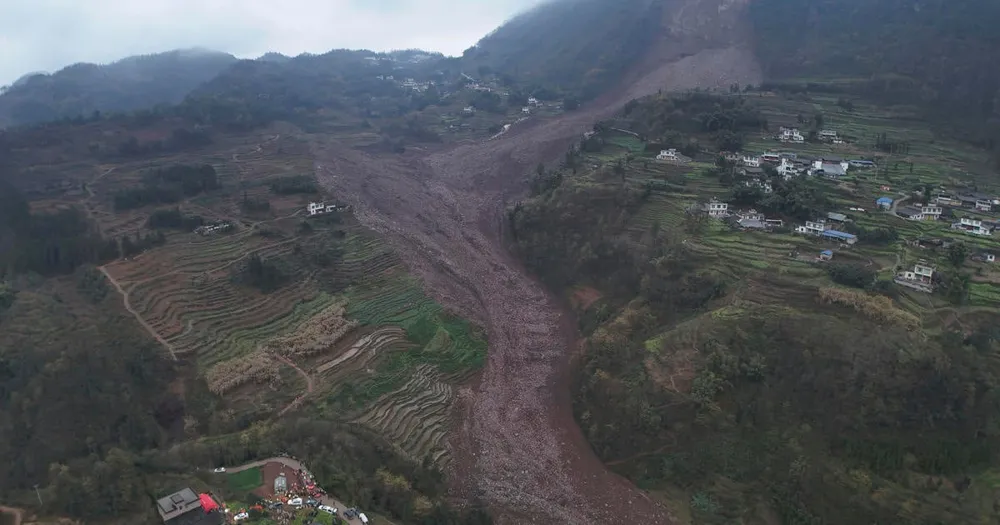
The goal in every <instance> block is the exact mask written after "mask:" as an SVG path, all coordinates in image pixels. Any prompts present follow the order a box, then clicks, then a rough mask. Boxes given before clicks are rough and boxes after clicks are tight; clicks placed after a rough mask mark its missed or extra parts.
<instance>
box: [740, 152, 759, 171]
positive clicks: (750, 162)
mask: <svg viewBox="0 0 1000 525" xmlns="http://www.w3.org/2000/svg"><path fill="white" fill-rule="evenodd" d="M741 161H742V164H743V165H744V166H746V167H748V168H759V167H760V157H759V156H757V155H743V159H741Z"/></svg>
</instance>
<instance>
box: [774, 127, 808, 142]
mask: <svg viewBox="0 0 1000 525" xmlns="http://www.w3.org/2000/svg"><path fill="white" fill-rule="evenodd" d="M778 140H780V141H781V142H792V143H795V144H802V143H803V142H805V141H806V138H805V137H803V136H802V133H800V132H799V130H798V128H784V127H783V128H781V132H780V133H779V134H778Z"/></svg>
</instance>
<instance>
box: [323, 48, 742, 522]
mask: <svg viewBox="0 0 1000 525" xmlns="http://www.w3.org/2000/svg"><path fill="white" fill-rule="evenodd" d="M748 56H749V59H748V58H747V57H748ZM754 64H755V63H754V61H753V59H752V55H750V54H749V53H747V52H746V51H745V50H742V49H738V48H730V49H715V50H709V51H705V52H704V53H696V54H693V55H688V56H685V57H683V58H680V59H675V60H673V61H670V62H669V63H664V64H662V65H661V66H660V67H659V68H657V69H655V70H650V71H648V72H644V73H643V74H642V75H640V76H639V77H640V78H641V80H638V81H637V82H633V83H631V84H630V85H629V86H627V87H624V88H623V89H621V90H619V91H618V92H617V93H613V94H611V95H609V96H607V97H605V98H604V99H602V100H599V101H597V102H595V103H593V104H591V105H590V106H588V107H587V108H584V109H582V110H580V111H578V112H574V113H569V114H566V115H563V116H561V117H558V118H553V119H549V120H535V119H529V120H528V121H525V122H522V123H519V124H517V125H515V126H514V127H512V128H511V130H510V131H509V132H508V133H507V134H505V136H504V137H502V138H500V139H497V140H491V141H484V142H481V143H475V144H465V145H459V146H454V147H451V148H449V149H445V150H443V151H438V152H431V153H426V152H409V153H406V154H404V155H401V156H392V157H390V156H372V155H368V154H366V153H363V152H361V151H358V150H353V149H349V148H345V147H341V146H339V145H338V144H336V143H334V142H331V141H327V142H316V143H314V146H313V149H314V154H315V158H316V168H317V174H318V176H319V179H320V181H321V182H322V183H323V184H324V185H325V186H326V187H328V188H329V189H330V190H332V191H333V192H334V193H335V194H336V195H338V196H339V197H341V198H343V199H345V200H348V201H349V202H350V203H351V204H352V205H353V206H354V209H355V214H356V215H357V216H358V218H359V219H360V220H361V222H362V223H364V224H366V225H367V226H369V227H371V228H373V229H375V230H376V231H379V232H380V233H382V234H384V235H385V236H386V237H387V238H388V239H389V240H390V242H392V243H393V245H394V246H395V248H396V249H397V250H399V252H400V253H401V254H402V256H403V259H404V260H405V261H407V263H408V264H409V266H410V267H411V268H412V269H413V271H414V272H415V273H416V274H417V275H419V276H420V277H421V278H422V279H423V281H424V283H425V287H426V289H427V290H428V292H429V293H430V294H432V295H433V296H435V298H436V299H437V300H439V301H441V302H442V303H443V304H445V305H447V306H448V307H450V308H451V309H453V310H454V311H455V312H456V313H458V314H460V315H462V316H464V317H466V318H469V319H471V320H474V321H476V322H478V323H480V324H481V325H482V326H484V327H486V329H487V330H488V337H489V355H488V360H487V365H486V367H485V370H484V372H483V374H482V377H481V379H480V381H479V383H478V384H477V385H475V386H472V387H468V388H466V389H465V390H464V391H462V392H460V393H459V396H458V398H459V409H458V410H459V416H460V418H459V423H458V428H457V429H456V430H455V431H454V432H453V436H452V439H451V443H452V448H453V454H454V459H455V461H453V462H452V465H453V467H452V468H453V472H451V479H452V482H453V483H452V484H453V486H454V487H455V488H456V492H457V493H458V495H460V496H465V497H478V498H482V499H483V500H484V501H485V502H486V503H488V504H489V505H490V506H491V508H493V509H494V510H495V511H496V513H497V514H498V522H499V523H525V522H535V523H543V522H544V523H571V524H578V523H594V522H599V523H604V522H612V521H615V522H617V521H626V520H627V521H628V522H633V523H649V524H653V523H657V524H660V523H664V524H666V523H672V522H673V520H672V519H671V517H670V516H669V513H668V512H667V511H666V509H664V508H662V507H661V506H659V505H658V504H657V503H655V502H653V501H652V500H650V499H649V498H648V497H647V496H646V495H645V494H644V493H643V492H642V491H640V490H638V489H636V488H635V487H634V486H633V485H631V483H629V482H628V481H626V480H624V479H623V478H621V477H619V476H617V475H615V474H614V473H612V472H610V471H608V470H607V469H606V468H605V466H604V465H603V464H602V463H601V462H600V461H599V460H598V458H597V457H596V456H595V455H594V454H593V452H592V451H591V449H590V447H589V445H588V444H587V443H586V441H585V440H584V438H583V436H582V434H581V432H580V430H579V428H578V427H577V426H576V423H575V422H574V419H573V416H572V409H571V405H570V400H569V394H568V382H567V378H566V376H567V375H568V365H569V354H570V351H571V347H572V345H573V344H575V341H576V338H577V337H578V335H577V334H575V329H574V328H573V326H574V323H573V321H572V320H571V319H570V318H569V316H568V314H567V313H566V312H564V311H563V309H562V307H561V305H560V303H559V302H557V301H556V300H554V298H553V297H552V296H551V295H550V294H549V292H548V291H546V290H545V289H544V287H542V286H541V285H540V284H539V283H538V282H536V281H535V280H534V279H533V278H532V277H531V276H530V275H528V274H527V273H526V272H525V271H524V270H523V268H521V267H520V265H519V264H518V263H517V261H516V260H514V259H513V258H512V257H511V256H510V254H509V253H507V251H506V250H505V249H504V247H503V246H502V242H501V228H502V223H503V218H502V217H503V209H504V207H505V205H506V204H509V203H510V202H511V201H513V200H515V199H516V198H517V196H518V195H519V193H520V191H521V189H522V187H523V177H524V175H525V174H526V173H528V172H529V171H530V170H531V168H532V166H534V165H536V164H537V163H538V162H546V161H552V160H554V159H558V158H560V157H561V156H562V155H563V154H564V152H565V150H566V148H567V147H569V145H570V144H571V143H572V142H574V141H576V140H577V139H578V137H579V136H580V134H582V133H583V132H584V131H586V130H587V129H589V128H590V127H591V126H592V125H593V123H594V122H595V121H596V120H598V119H600V118H605V117H607V116H608V115H610V114H611V113H613V112H614V111H616V110H617V109H618V108H620V107H621V105H622V104H623V103H624V102H626V101H627V100H628V99H630V98H633V97H635V96H639V95H642V94H647V93H655V92H656V90H658V89H661V88H669V89H684V88H689V87H698V86H706V87H716V86H728V85H729V84H730V83H732V82H756V81H758V78H759V70H758V69H756V66H755V65H754ZM654 79H655V81H654Z"/></svg>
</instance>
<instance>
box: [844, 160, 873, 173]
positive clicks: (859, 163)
mask: <svg viewBox="0 0 1000 525" xmlns="http://www.w3.org/2000/svg"><path fill="white" fill-rule="evenodd" d="M847 163H848V164H850V166H851V167H852V168H859V169H863V170H867V169H872V168H875V167H877V166H876V165H875V163H874V162H872V161H870V160H861V159H855V160H849V161H847Z"/></svg>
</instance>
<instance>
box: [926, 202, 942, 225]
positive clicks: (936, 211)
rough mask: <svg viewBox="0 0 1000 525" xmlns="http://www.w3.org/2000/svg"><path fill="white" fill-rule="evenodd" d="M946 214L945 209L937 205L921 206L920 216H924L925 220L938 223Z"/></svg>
mask: <svg viewBox="0 0 1000 525" xmlns="http://www.w3.org/2000/svg"><path fill="white" fill-rule="evenodd" d="M943 212H944V208H942V207H940V206H938V205H936V204H921V205H920V214H921V215H923V216H924V220H927V221H936V220H938V219H940V218H941V213H943Z"/></svg>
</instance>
